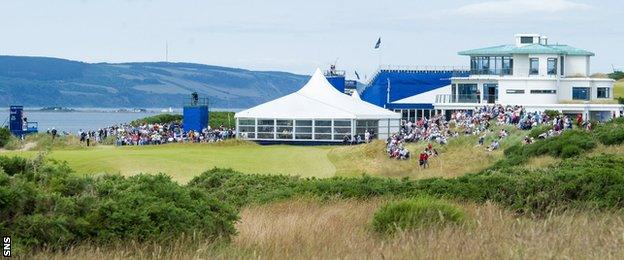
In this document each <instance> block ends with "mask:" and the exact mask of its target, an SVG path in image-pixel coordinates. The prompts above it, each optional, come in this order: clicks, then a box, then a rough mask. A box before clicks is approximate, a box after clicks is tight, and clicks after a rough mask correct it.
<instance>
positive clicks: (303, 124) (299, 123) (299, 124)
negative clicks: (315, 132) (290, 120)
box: [295, 120, 312, 126]
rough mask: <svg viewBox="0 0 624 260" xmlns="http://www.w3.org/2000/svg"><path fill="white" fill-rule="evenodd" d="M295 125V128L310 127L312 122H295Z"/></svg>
mask: <svg viewBox="0 0 624 260" xmlns="http://www.w3.org/2000/svg"><path fill="white" fill-rule="evenodd" d="M295 124H297V126H312V120H297V121H295Z"/></svg>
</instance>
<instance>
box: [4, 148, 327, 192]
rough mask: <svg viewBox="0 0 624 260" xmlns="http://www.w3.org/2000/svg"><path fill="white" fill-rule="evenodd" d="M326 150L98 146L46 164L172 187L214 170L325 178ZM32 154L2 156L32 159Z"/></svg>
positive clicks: (61, 154) (62, 153)
mask: <svg viewBox="0 0 624 260" xmlns="http://www.w3.org/2000/svg"><path fill="white" fill-rule="evenodd" d="M329 150H330V149H329V148H328V147H304V146H286V145H274V146H260V145H255V144H241V145H238V144H235V145H229V144H225V145H223V144H169V145H161V146H141V147H136V146H126V147H113V146H98V147H95V148H87V149H82V150H52V151H50V152H49V153H48V154H47V157H48V158H50V159H55V160H60V161H67V163H68V165H69V166H70V167H71V168H73V169H74V170H76V173H77V174H79V175H94V174H102V173H120V174H122V175H126V176H129V175H134V174H138V173H159V172H162V173H167V174H169V175H170V176H172V178H173V179H174V180H176V181H178V182H181V183H186V182H187V181H189V180H190V179H191V178H193V177H194V176H196V175H199V174H200V173H202V172H204V171H206V170H209V169H212V168H214V167H221V168H232V169H235V170H237V171H240V172H244V173H259V174H288V175H299V176H303V177H310V176H317V177H330V176H333V175H334V173H335V170H336V168H335V167H334V165H333V164H332V163H331V162H330V161H329V160H328V159H327V153H328V151H329ZM37 153H38V152H36V151H14V152H8V154H12V155H20V156H26V157H32V156H35V155H36V154H37Z"/></svg>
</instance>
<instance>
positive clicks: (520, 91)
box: [505, 89, 524, 94]
mask: <svg viewBox="0 0 624 260" xmlns="http://www.w3.org/2000/svg"><path fill="white" fill-rule="evenodd" d="M505 93H507V94H524V89H508V90H506V91H505Z"/></svg>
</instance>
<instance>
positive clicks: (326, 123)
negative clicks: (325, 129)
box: [314, 120, 332, 126]
mask: <svg viewBox="0 0 624 260" xmlns="http://www.w3.org/2000/svg"><path fill="white" fill-rule="evenodd" d="M331 124H332V122H331V120H316V121H314V125H315V126H331Z"/></svg>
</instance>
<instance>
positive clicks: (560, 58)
mask: <svg viewBox="0 0 624 260" xmlns="http://www.w3.org/2000/svg"><path fill="white" fill-rule="evenodd" d="M563 61H564V60H563V56H561V57H559V63H560V64H561V66H559V67H561V76H563V68H564V66H563V64H565V63H564V62H563Z"/></svg>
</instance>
